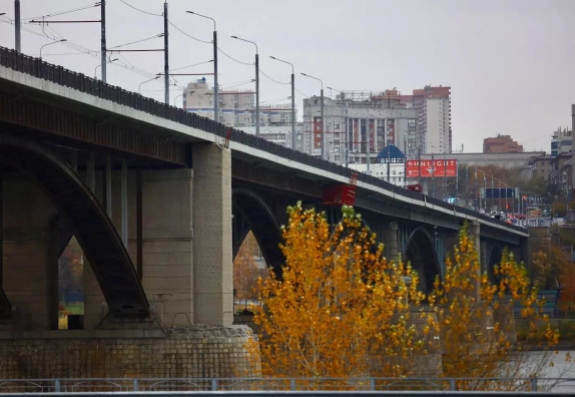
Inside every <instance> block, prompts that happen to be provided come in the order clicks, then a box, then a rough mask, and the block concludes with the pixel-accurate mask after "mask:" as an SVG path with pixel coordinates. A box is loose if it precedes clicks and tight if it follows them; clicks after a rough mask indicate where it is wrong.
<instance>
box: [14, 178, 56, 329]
mask: <svg viewBox="0 0 575 397" xmlns="http://www.w3.org/2000/svg"><path fill="white" fill-rule="evenodd" d="M4 175H5V178H4V184H5V185H4V187H5V189H4V209H3V211H4V225H3V230H4V233H3V234H4V241H3V249H4V269H3V271H4V274H3V285H4V289H5V291H6V295H8V297H9V299H10V301H11V303H12V306H13V307H14V308H16V309H17V311H18V315H17V317H16V318H15V319H14V321H19V324H16V325H15V326H14V327H13V328H12V329H14V330H21V331H23V330H26V329H27V330H31V331H45V330H49V329H53V328H54V326H56V327H57V324H58V258H57V257H55V256H54V255H53V250H52V248H51V246H52V239H51V234H52V230H51V229H52V220H53V219H54V217H55V216H56V214H57V210H56V208H54V206H53V205H52V203H51V202H50V200H49V199H48V198H47V197H46V196H45V195H44V194H43V193H42V191H41V190H40V189H39V188H38V187H37V186H36V185H35V184H34V183H33V182H32V181H28V180H27V179H25V178H24V177H23V176H22V174H20V173H5V174H4Z"/></svg>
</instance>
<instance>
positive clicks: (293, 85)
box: [270, 56, 323, 150]
mask: <svg viewBox="0 0 575 397" xmlns="http://www.w3.org/2000/svg"><path fill="white" fill-rule="evenodd" d="M270 58H271V59H273V60H276V61H279V62H283V63H287V64H288V65H290V66H291V148H292V149H293V150H295V144H296V136H295V74H294V67H293V64H292V63H289V62H287V61H284V60H282V59H279V58H276V57H272V56H270ZM322 127H323V126H322Z"/></svg>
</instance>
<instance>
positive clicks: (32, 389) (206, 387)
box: [0, 378, 575, 395]
mask: <svg viewBox="0 0 575 397" xmlns="http://www.w3.org/2000/svg"><path fill="white" fill-rule="evenodd" d="M550 386H554V388H553V391H554V392H562V391H567V392H568V391H575V378H563V379H554V378H346V379H337V378H186V379H179V378H173V379H171V378H147V379H129V378H119V379H105V378H102V379H0V394H7V393H19V394H27V395H28V394H30V393H65V394H67V393H87V392H100V393H101V392H114V393H118V392H168V391H171V392H191V391H193V392H206V391H210V392H230V391H235V392H238V391H243V392H249V391H254V392H255V391H266V392H279V391H292V392H294V391H297V392H302V391H324V392H328V391H337V392H342V391H354V392H357V391H366V392H367V391H371V392H382V391H384V392H394V391H403V392H405V391H418V392H427V393H429V392H446V391H482V392H496V391H502V390H511V391H515V392H530V393H533V392H536V391H539V390H545V391H549V390H546V389H549V388H550Z"/></svg>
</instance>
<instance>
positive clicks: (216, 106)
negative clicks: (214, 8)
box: [186, 11, 220, 122]
mask: <svg viewBox="0 0 575 397" xmlns="http://www.w3.org/2000/svg"><path fill="white" fill-rule="evenodd" d="M186 12H187V13H188V14H193V15H197V16H199V17H202V18H206V19H211V20H212V22H213V23H214V38H213V41H212V42H213V44H214V99H215V100H214V120H215V121H217V122H219V121H220V117H219V99H220V97H219V95H218V94H219V87H218V31H217V26H216V20H215V19H214V18H210V17H208V16H205V15H202V14H198V13H197V12H192V11H186Z"/></svg>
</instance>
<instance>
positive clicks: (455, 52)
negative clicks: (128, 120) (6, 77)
mask: <svg viewBox="0 0 575 397" xmlns="http://www.w3.org/2000/svg"><path fill="white" fill-rule="evenodd" d="M125 1H126V2H127V3H129V4H131V5H133V6H135V7H138V8H140V9H141V10H144V11H146V12H150V13H153V14H162V12H163V0H125ZM89 4H95V2H94V3H90V2H89V1H82V0H74V1H72V0H51V1H45V0H21V10H22V11H21V13H22V18H31V17H37V16H42V15H46V14H52V13H55V12H59V11H64V10H69V9H72V8H76V7H80V6H84V5H89ZM186 10H192V11H195V12H198V13H201V14H204V15H208V16H210V17H212V18H214V19H216V21H217V29H218V41H219V47H220V48H221V50H223V51H224V52H225V53H226V54H228V55H229V56H231V57H233V58H235V59H237V60H238V61H241V62H245V63H248V64H251V63H253V57H254V50H255V48H254V47H253V46H251V45H249V44H247V43H242V42H239V41H237V40H234V39H232V38H230V36H231V35H236V36H240V37H243V38H245V39H248V40H252V41H255V42H257V43H258V45H259V52H260V59H261V62H260V67H261V69H262V71H263V72H265V73H266V74H267V75H269V76H270V77H271V78H273V79H275V80H277V81H279V82H285V83H287V82H289V75H290V73H291V70H290V67H289V66H288V65H285V64H281V63H279V62H277V61H274V60H271V59H270V58H269V56H270V55H274V56H276V57H278V58H282V59H284V60H286V61H289V62H292V63H293V64H294V66H295V70H296V89H297V90H298V91H299V92H297V93H296V99H297V102H296V104H297V106H298V107H299V108H301V107H302V99H303V98H304V97H305V96H309V95H314V94H318V93H319V88H320V87H319V83H318V82H316V81H314V80H311V79H308V78H306V77H303V76H301V75H299V73H301V72H304V73H307V74H309V75H313V76H316V77H319V78H321V79H323V81H324V84H325V86H326V87H328V86H330V87H333V88H336V89H340V90H365V91H373V92H378V91H382V90H385V89H386V88H393V87H397V89H399V90H400V91H401V92H402V93H406V94H407V93H411V91H412V89H414V88H422V87H423V86H424V85H426V84H431V85H444V86H451V87H452V90H451V91H452V127H453V147H454V149H461V146H462V145H464V148H465V151H466V152H470V151H481V150H482V144H483V138H485V137H488V136H493V135H496V134H498V133H500V134H510V135H511V136H512V137H513V138H514V139H516V140H517V141H518V142H519V143H522V144H524V146H525V148H526V149H528V150H533V149H537V150H539V149H543V150H545V151H547V152H548V151H549V147H550V136H551V133H552V132H553V131H555V130H556V129H557V127H559V126H570V125H571V114H570V113H571V111H570V109H571V104H572V103H575V89H574V88H575V49H574V38H575V23H574V21H575V1H573V0H555V1H553V0H529V1H526V0H524V1H521V0H506V1H505V0H476V1H471V0H353V1H352V0H305V1H303V0H283V1H280V0H236V1H231V0H211V1H188V0H172V1H170V2H169V19H170V21H171V22H172V23H173V24H174V25H176V26H177V27H178V28H180V29H182V30H183V31H185V32H186V33H187V34H189V35H190V36H193V37H196V38H199V39H201V40H205V41H208V43H203V42H200V41H195V40H193V39H191V38H189V37H186V36H185V35H183V34H181V33H180V32H178V31H177V30H175V29H174V28H172V27H170V68H171V69H174V68H178V67H181V66H185V65H190V64H196V63H201V62H205V61H209V60H211V59H213V51H212V47H211V44H210V43H209V41H210V40H211V37H212V30H213V24H212V22H211V21H209V20H207V19H203V18H199V17H197V16H193V15H190V14H187V13H186V12H185V11H186ZM1 12H5V13H6V15H5V17H8V18H13V15H14V11H13V1H12V0H0V13H1ZM99 16H100V9H99V8H90V9H88V10H83V11H79V12H76V13H70V14H66V15H62V16H58V17H54V18H52V19H54V20H98V19H99ZM0 18H2V17H0ZM107 19H108V21H107V28H108V48H110V47H113V46H116V45H120V44H124V43H129V42H133V41H137V40H141V39H145V38H148V37H151V36H154V35H157V34H160V33H162V32H163V20H162V18H161V17H160V16H155V15H147V14H144V13H142V12H138V11H137V10H134V9H132V8H130V7H128V6H127V5H125V4H124V3H122V1H121V0H108V2H107ZM24 26H25V27H26V28H27V29H31V30H33V31H35V32H38V33H39V34H40V35H41V34H42V29H41V28H40V27H39V26H38V25H33V24H29V23H26V24H25V25H24ZM50 28H53V29H55V31H56V32H57V33H58V34H60V35H61V36H62V37H64V38H66V39H67V40H68V41H69V43H70V44H72V43H74V44H79V45H81V46H82V47H85V48H88V49H90V50H96V51H97V50H99V48H100V25H99V24H98V23H86V24H55V25H50ZM45 32H46V33H48V34H49V35H50V36H53V33H54V31H48V30H46V31H45ZM49 42H50V40H49V39H47V38H42V37H39V36H36V35H34V34H32V33H29V32H25V31H24V32H22V51H23V52H24V53H26V54H31V55H36V56H38V54H39V49H40V46H41V45H43V44H47V43H49ZM0 45H1V46H6V47H10V48H13V47H14V27H13V26H12V25H9V24H7V23H2V24H0ZM162 46H163V39H162V38H157V39H154V40H150V41H146V42H142V43H139V44H134V45H132V46H129V47H126V49H128V48H130V49H143V48H146V49H151V48H162ZM70 52H73V51H72V50H71V49H70V48H67V47H65V46H63V45H62V44H54V45H50V46H48V47H46V48H44V49H43V50H42V56H43V58H44V59H45V60H47V61H49V62H53V63H56V64H60V65H63V66H65V67H67V68H69V69H72V70H76V71H80V72H82V73H85V74H87V75H90V76H93V75H94V68H95V67H96V66H97V65H98V63H99V58H98V56H95V54H92V56H90V55H88V54H76V55H49V54H69V53H70ZM114 57H116V56H114ZM219 60H220V66H219V69H220V75H219V79H220V85H222V86H223V87H224V88H226V87H230V86H233V88H237V89H242V88H245V89H250V88H251V89H253V88H254V85H253V83H250V82H249V80H250V79H252V78H253V77H254V68H253V66H251V65H245V64H241V63H238V62H236V61H234V60H232V59H230V58H228V57H226V56H225V55H224V54H222V53H220V54H219ZM120 62H122V63H123V64H127V62H130V63H131V64H133V65H135V66H137V67H139V68H141V69H144V70H146V71H148V72H151V73H153V74H155V73H159V72H162V71H163V53H161V52H148V53H123V54H122V56H121V57H119V61H117V62H116V63H118V64H119V63H120ZM211 68H212V66H211V64H204V65H198V66H196V67H192V68H188V69H183V70H180V71H178V72H183V73H203V72H211ZM98 73H99V71H98ZM192 79H193V77H187V76H186V77H178V78H177V80H178V82H179V83H180V84H182V85H185V84H187V83H188V82H189V81H191V80H192ZM145 80H147V78H146V77H143V76H141V75H138V74H135V73H133V72H132V71H128V70H126V69H123V68H121V67H118V66H115V67H109V71H108V82H109V83H112V84H116V85H120V86H122V87H124V88H126V89H128V90H133V91H137V90H138V86H139V84H140V83H141V82H143V81H145ZM210 80H211V78H210ZM242 82H245V83H246V84H243V85H237V86H235V84H238V83H242ZM162 88H163V85H162V83H161V82H160V81H152V82H150V83H147V84H145V85H142V91H143V92H142V93H143V94H145V95H148V96H151V97H154V98H156V99H158V100H163V91H162ZM172 89H173V91H172V93H171V98H172V99H171V100H172V103H174V102H173V101H174V99H176V96H177V95H179V94H180V93H181V90H179V89H178V88H176V87H172ZM289 90H290V88H289V85H286V84H278V83H276V82H273V81H272V80H270V79H268V78H267V77H265V76H263V75H262V76H261V101H262V102H266V103H287V102H288V99H287V97H288V96H289V95H290V91H289ZM333 94H334V95H335V92H334V93H333ZM326 95H330V90H328V89H327V88H326ZM177 101H178V102H177V103H178V105H180V106H181V97H180V98H178V99H177ZM300 114H301V113H300Z"/></svg>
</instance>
